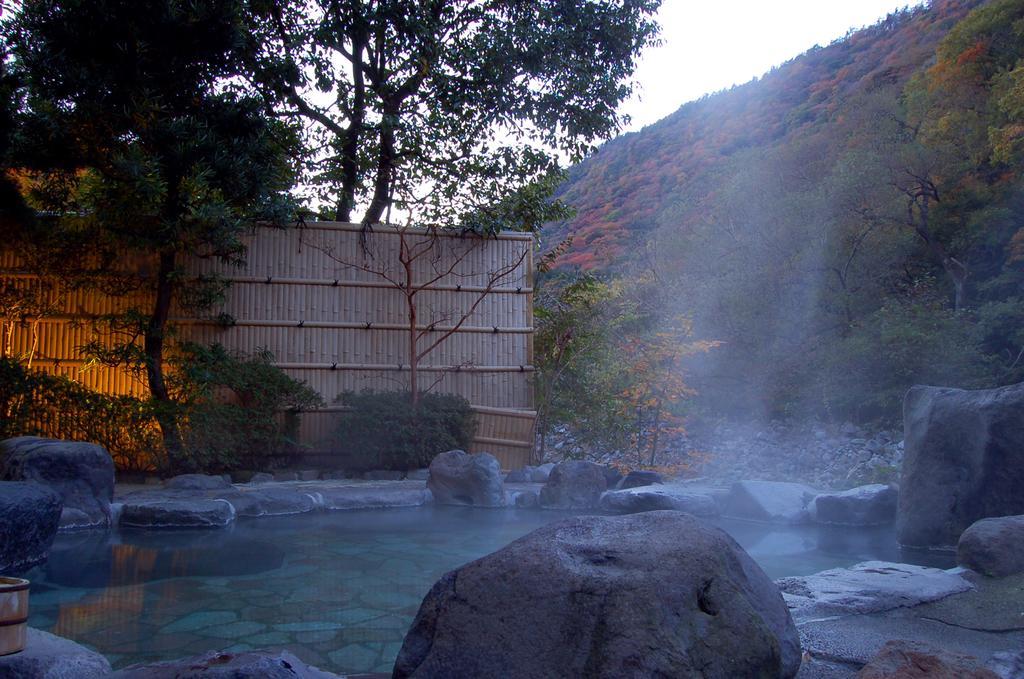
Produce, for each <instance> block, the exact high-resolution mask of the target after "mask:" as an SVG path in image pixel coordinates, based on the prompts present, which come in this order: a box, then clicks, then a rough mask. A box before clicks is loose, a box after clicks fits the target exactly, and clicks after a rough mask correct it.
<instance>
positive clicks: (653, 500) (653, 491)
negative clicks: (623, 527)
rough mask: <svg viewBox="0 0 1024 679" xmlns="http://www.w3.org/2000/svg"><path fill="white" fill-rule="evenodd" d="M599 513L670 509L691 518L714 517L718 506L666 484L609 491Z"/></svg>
mask: <svg viewBox="0 0 1024 679" xmlns="http://www.w3.org/2000/svg"><path fill="white" fill-rule="evenodd" d="M601 509H603V510H604V511H606V512H611V513H614V514H635V513H637V512H650V511H655V510H659V509H674V510H676V511H680V512H687V513H689V514H693V515H694V516H717V515H718V504H717V503H716V502H715V499H714V498H713V497H712V496H711V495H709V494H707V493H700V492H695V491H694V490H692V489H688V488H687V486H684V485H670V484H666V485H660V484H659V485H655V486H640V487H636V488H629V489H626V490H609V491H608V492H606V493H605V494H603V495H602V496H601Z"/></svg>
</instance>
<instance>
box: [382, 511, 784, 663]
mask: <svg viewBox="0 0 1024 679" xmlns="http://www.w3.org/2000/svg"><path fill="white" fill-rule="evenodd" d="M799 666H800V642H799V638H798V636H797V631H796V627H795V625H794V624H793V621H792V619H791V618H790V616H789V612H788V611H787V610H786V606H785V604H784V603H783V601H782V597H781V596H780V595H779V590H778V589H777V588H776V586H775V585H774V584H773V583H772V581H771V580H770V579H768V576H766V575H765V574H764V572H763V571H762V570H761V569H760V567H758V566H757V564H756V563H754V561H753V560H752V559H751V558H750V557H749V556H748V555H747V553H746V552H744V551H743V549H742V548H741V547H740V546H739V545H738V544H736V542H735V541H734V540H733V539H732V538H731V537H729V536H728V535H727V534H726V533H724V532H723V531H721V530H719V529H717V528H714V527H711V526H708V525H706V524H704V523H702V522H700V521H699V520H698V519H696V518H694V517H692V516H689V515H687V514H683V513H682V512H645V513H642V514H633V515H630V516H617V517H597V516H590V517H577V518H572V519H566V520H564V521H559V522H557V523H553V524H550V525H548V526H544V527H543V528H540V529H538V530H535V531H534V532H532V533H530V534H529V535H527V536H525V537H523V538H520V539H519V540H516V541H515V542H513V543H512V544H510V545H508V546H507V547H505V548H503V549H501V550H499V551H497V552H495V553H493V554H490V555H488V556H485V557H483V558H482V559H478V560H477V561H473V562H471V563H468V564H466V565H465V566H462V567H461V568H458V569H456V570H454V571H452V572H450V573H448V574H447V575H445V576H444V577H442V578H441V579H440V580H439V581H438V582H437V583H436V584H435V585H434V587H433V588H432V589H431V590H430V592H429V593H428V594H427V596H426V598H424V600H423V604H422V605H421V606H420V610H419V613H418V614H417V615H416V619H415V621H414V622H413V625H412V628H411V629H410V630H409V633H408V634H407V635H406V637H405V642H404V644H403V645H402V650H401V652H400V653H399V655H398V660H397V661H396V663H395V670H394V676H395V677H502V676H516V677H527V678H529V677H536V678H538V679H539V678H547V677H588V678H589V677H659V676H660V677H696V676H700V677H709V678H710V677H722V678H723V679H724V678H726V677H792V676H794V675H795V674H796V672H797V670H798V669H799Z"/></svg>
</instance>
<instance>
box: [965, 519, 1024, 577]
mask: <svg viewBox="0 0 1024 679" xmlns="http://www.w3.org/2000/svg"><path fill="white" fill-rule="evenodd" d="M956 560H957V563H959V564H960V565H961V566H964V567H965V568H970V569H971V570H973V571H977V572H979V573H982V574H984V575H988V576H990V577H994V578H1003V577H1006V576H1007V575H1014V574H1016V573H1024V516H1000V517H997V518H992V519H982V520H980V521H975V522H974V523H972V524H971V525H970V527H969V528H968V529H967V530H965V531H964V533H963V535H961V536H960V541H959V542H958V543H957V547H956Z"/></svg>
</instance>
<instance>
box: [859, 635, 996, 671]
mask: <svg viewBox="0 0 1024 679" xmlns="http://www.w3.org/2000/svg"><path fill="white" fill-rule="evenodd" d="M857 677H858V679H913V678H914V677H922V678H923V677H930V678H931V679H999V677H998V676H997V675H996V674H994V673H993V672H992V671H991V670H988V669H985V667H984V666H982V664H981V662H979V661H978V659H977V658H975V657H973V656H969V655H964V654H961V653H951V652H949V651H946V650H943V649H940V648H935V647H933V646H929V645H927V644H922V643H919V642H916V641H905V640H902V639H897V640H894V641H890V642H888V643H887V644H886V645H885V646H883V647H882V649H881V650H880V651H879V652H878V654H877V655H875V657H873V658H872V659H871V661H870V662H869V663H868V664H867V665H865V666H864V667H863V668H862V669H861V671H860V673H859V674H858V675H857Z"/></svg>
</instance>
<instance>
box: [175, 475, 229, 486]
mask: <svg viewBox="0 0 1024 679" xmlns="http://www.w3.org/2000/svg"><path fill="white" fill-rule="evenodd" d="M230 487H231V483H229V482H228V481H227V480H226V479H225V478H224V477H223V476H213V475H210V474H180V475H178V476H175V477H172V478H170V479H167V480H166V481H165V482H164V488H167V489H169V490H223V489H225V488H230Z"/></svg>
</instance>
